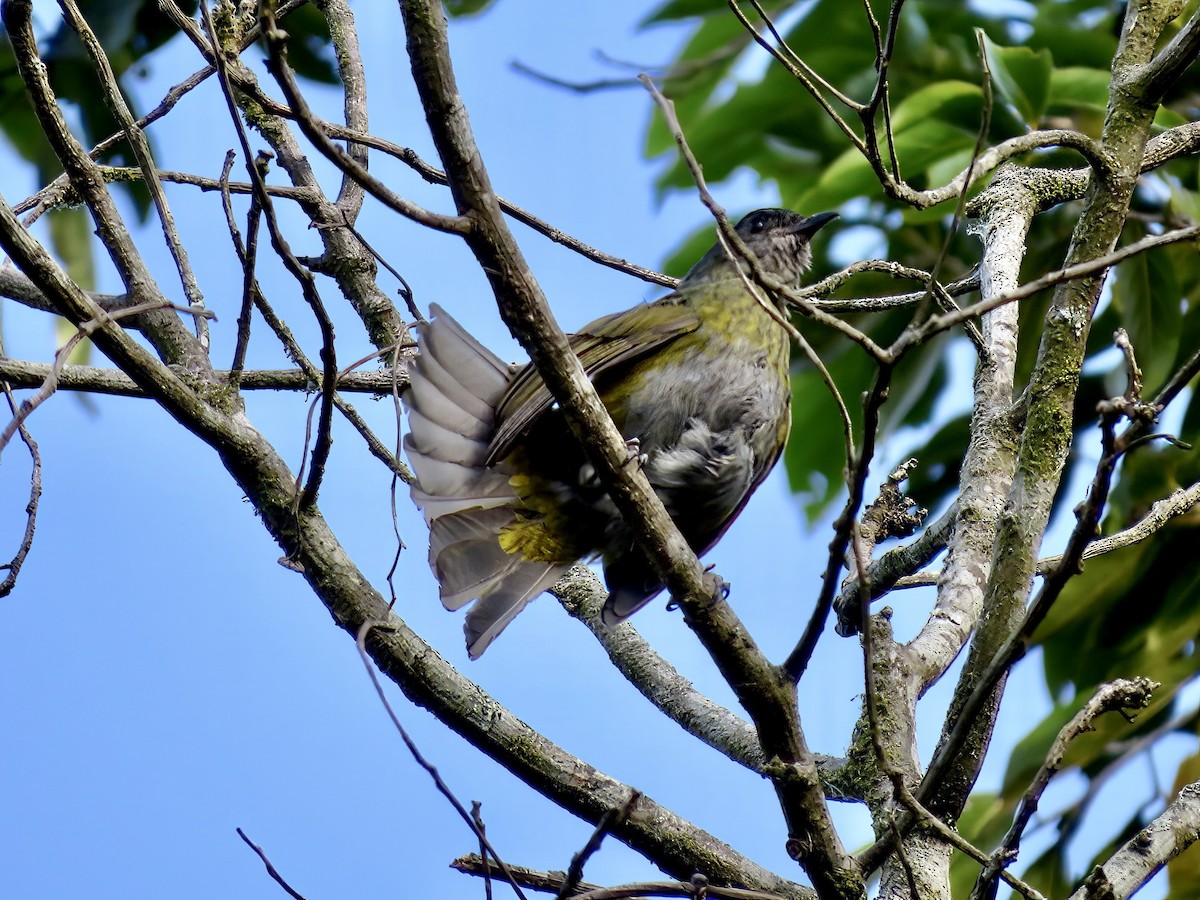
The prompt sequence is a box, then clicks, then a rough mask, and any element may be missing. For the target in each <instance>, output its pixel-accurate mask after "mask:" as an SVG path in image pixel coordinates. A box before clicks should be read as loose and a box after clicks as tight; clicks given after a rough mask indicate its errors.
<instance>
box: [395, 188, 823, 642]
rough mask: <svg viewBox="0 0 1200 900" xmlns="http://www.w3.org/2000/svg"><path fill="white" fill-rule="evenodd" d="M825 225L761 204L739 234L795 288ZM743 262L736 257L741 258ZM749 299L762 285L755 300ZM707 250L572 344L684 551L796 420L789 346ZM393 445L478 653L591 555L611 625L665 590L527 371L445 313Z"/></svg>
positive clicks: (754, 475) (434, 324) (726, 517)
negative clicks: (667, 287) (646, 297)
mask: <svg viewBox="0 0 1200 900" xmlns="http://www.w3.org/2000/svg"><path fill="white" fill-rule="evenodd" d="M834 216H835V214H834V213H821V214H819V215H815V216H811V217H806V216H802V215H800V214H798V213H794V212H791V211H789V210H785V209H760V210H758V211H756V212H752V213H750V214H749V215H747V216H746V217H745V218H743V219H742V220H741V221H740V222H738V224H737V233H738V235H740V237H741V239H742V240H743V241H744V242H745V244H746V246H747V247H748V248H749V249H750V250H751V251H752V252H753V253H754V255H755V256H756V257H757V258H758V260H759V261H760V263H761V264H762V267H763V269H764V270H765V271H767V272H769V273H771V274H773V275H774V276H776V277H777V278H779V279H781V280H783V281H785V282H788V283H790V284H796V283H798V282H799V279H800V275H801V273H803V272H804V271H805V270H806V269H807V268H808V266H809V264H810V262H811V259H812V253H811V251H810V249H809V240H810V239H811V238H812V236H813V234H815V233H816V231H817V230H818V229H819V228H821V226H823V225H825V224H826V223H827V222H829V221H830V220H831V219H833V218H834ZM740 265H741V266H743V267H745V265H746V264H745V263H744V262H743V263H741V264H740ZM759 293H760V294H761V293H762V292H761V291H760V292H759ZM764 302H768V303H769V302H770V301H769V300H765V298H764V300H759V299H756V298H755V297H754V296H753V295H752V294H751V293H750V291H748V290H747V287H746V281H745V280H744V279H743V278H742V277H741V276H740V275H739V273H738V270H737V267H736V266H735V264H734V263H733V262H732V261H730V259H729V257H728V256H727V255H726V253H725V251H724V250H723V249H722V247H721V246H720V245H719V244H718V245H717V246H714V247H713V248H712V249H711V250H709V251H708V253H706V254H705V255H704V257H703V258H702V259H701V260H700V261H699V262H698V263H696V265H694V266H693V267H692V268H691V270H690V271H689V272H688V273H687V275H686V276H684V278H683V280H682V281H680V283H679V286H678V288H677V289H676V290H675V291H674V292H673V293H671V294H668V295H667V296H665V297H663V298H661V299H659V300H656V301H654V302H653V303H648V304H641V305H639V306H635V307H633V309H629V310H626V311H625V312H620V313H615V314H613V315H610V316H605V317H604V318H601V319H597V320H596V321H595V322H592V323H591V324H590V325H586V326H584V328H582V329H581V330H580V331H579V333H578V334H574V335H572V336H571V337H570V342H571V347H572V349H573V350H574V351H575V353H576V355H577V356H578V357H579V359H580V361H581V362H582V363H583V367H584V369H585V370H586V371H587V373H588V375H589V377H590V378H591V379H592V382H593V384H594V385H595V387H596V390H597V392H598V393H599V395H600V398H601V400H603V401H604V405H605V406H606V407H607V408H608V411H609V412H610V413H611V414H612V417H613V421H614V422H615V423H616V425H617V427H618V428H619V429H620V430H621V433H622V434H623V435H624V436H625V438H626V440H627V441H628V442H629V446H630V451H631V454H635V455H636V457H637V458H638V459H639V460H640V462H641V465H642V469H643V471H644V472H645V474H646V477H647V478H648V479H649V481H650V484H651V486H652V487H653V488H654V490H655V491H656V492H657V494H658V496H659V497H660V498H661V499H662V501H663V504H664V506H666V509H667V512H668V513H670V515H671V517H672V519H674V520H675V523H676V525H678V526H679V529H680V531H681V532H682V533H683V535H684V537H685V538H686V539H687V541H688V543H689V544H690V545H691V547H692V549H693V550H695V551H696V553H697V554H700V555H702V554H704V553H705V552H707V551H708V550H709V549H710V548H711V547H712V546H713V545H714V544H715V543H716V542H717V540H718V539H719V538H720V537H721V535H722V534H724V533H725V530H726V529H727V528H728V527H729V525H730V523H731V522H732V521H733V519H734V517H735V516H737V514H738V513H739V512H740V511H741V509H742V507H743V506H744V505H745V503H746V500H747V499H748V498H749V497H750V494H751V493H752V492H753V491H754V489H755V488H756V487H758V485H759V484H760V483H761V482H762V480H763V479H764V478H765V477H766V475H767V473H768V472H769V471H770V470H771V467H772V466H774V464H775V461H776V460H777V459H778V458H779V454H780V452H781V451H782V450H783V445H784V442H785V441H786V440H787V434H788V428H789V425H790V423H791V416H790V413H789V409H788V407H789V402H790V398H791V387H790V383H789V379H788V355H789V338H788V335H787V332H786V331H785V330H784V329H783V327H782V326H781V325H780V324H779V323H778V322H777V321H775V320H774V319H773V318H772V317H771V315H770V314H769V313H768V311H767V310H766V309H765V308H764V306H763V303H764ZM417 335H418V353H417V356H416V360H415V363H414V364H413V366H412V368H411V370H410V372H409V375H410V379H411V385H410V390H409V392H408V395H407V396H408V407H409V433H408V434H407V435H406V437H405V442H404V444H405V449H406V450H407V452H408V457H409V459H410V461H411V462H412V465H413V469H414V471H415V473H416V476H417V479H416V482H415V483H414V484H413V487H412V497H413V500H414V501H415V502H416V504H417V506H419V507H421V509H422V510H424V513H425V519H426V521H427V522H428V523H429V564H430V566H431V567H432V569H433V572H434V575H435V576H436V577H437V579H438V583H439V584H440V587H441V598H442V603H443V605H444V606H445V607H446V608H447V609H452V610H453V609H458V608H459V607H461V606H463V605H464V604H465V603H468V602H469V601H471V600H475V601H476V602H475V604H474V606H472V607H471V609H470V610H469V611H468V613H467V618H466V625H465V631H466V636H467V650H468V653H469V654H470V656H471V658H472V659H474V658H477V657H478V656H479V655H480V654H481V653H483V651H484V650H485V649H486V648H487V646H488V645H489V644H490V643H491V642H492V640H493V639H494V638H495V637H496V635H497V634H499V633H500V631H501V630H503V628H504V627H505V626H506V625H508V623H509V622H511V621H512V619H513V617H515V616H516V615H517V613H519V612H520V611H521V609H522V608H524V606H525V604H527V603H528V602H529V601H530V600H532V599H533V598H534V597H536V596H537V595H538V594H540V593H541V592H542V591H544V590H546V588H548V587H550V585H552V584H553V583H554V582H555V581H556V580H558V578H559V577H560V576H562V575H563V573H564V572H566V570H567V569H568V568H569V567H570V566H571V565H573V564H574V563H575V562H577V561H579V560H581V559H594V558H596V557H598V556H599V557H602V558H603V561H604V577H605V581H606V582H607V584H608V589H609V591H610V593H609V596H608V600H607V602H606V603H605V605H604V614H603V617H604V621H605V622H607V623H609V624H615V623H617V622H620V621H622V620H624V619H625V618H627V617H628V616H630V615H632V614H633V613H634V612H636V611H637V610H638V609H640V608H641V607H643V606H645V605H646V604H647V603H649V602H650V601H651V600H652V599H653V598H654V597H655V596H656V595H657V594H658V593H659V592H660V591H662V589H663V583H662V581H661V580H659V578H658V576H657V575H655V574H654V570H653V568H652V567H651V565H650V563H649V561H648V560H647V559H646V557H645V556H644V554H643V553H642V551H641V550H640V549H638V547H637V546H636V544H635V542H634V540H633V537H632V535H631V534H630V532H629V530H628V528H627V527H626V526H625V523H624V522H623V521H622V519H621V516H620V515H619V513H618V512H617V510H616V508H615V507H614V505H613V503H612V501H611V500H610V499H609V497H608V495H607V493H606V492H605V490H604V488H603V487H602V486H601V484H600V482H599V480H598V478H597V477H596V474H595V471H594V470H593V469H592V467H591V466H590V465H589V464H588V462H587V459H586V457H585V456H584V454H583V452H582V451H581V450H580V448H579V446H578V444H577V442H576V441H575V439H574V438H573V437H572V436H571V434H570V433H569V432H568V430H567V426H566V423H565V422H564V420H563V417H562V415H561V414H560V413H559V412H558V410H557V408H556V406H555V405H554V401H553V398H552V397H551V395H550V392H549V391H548V390H547V388H546V386H545V384H544V383H543V382H542V379H541V376H539V375H538V373H537V370H536V369H535V368H534V367H533V366H532V365H526V366H525V367H524V368H521V369H517V370H515V371H514V368H513V367H510V366H508V365H506V364H505V363H504V362H502V361H501V360H500V359H499V358H498V357H497V356H496V355H495V354H493V353H492V352H491V351H489V350H487V349H486V348H485V347H483V345H481V344H480V343H479V342H478V341H476V340H475V339H474V338H473V337H471V335H469V334H468V333H467V332H466V330H465V329H463V327H462V326H461V325H459V324H458V322H456V321H455V320H454V319H453V318H451V317H450V316H449V315H448V314H447V313H446V312H445V310H442V309H440V308H439V307H437V306H436V305H435V306H433V307H432V319H431V321H429V322H426V323H422V324H421V325H419V326H417Z"/></svg>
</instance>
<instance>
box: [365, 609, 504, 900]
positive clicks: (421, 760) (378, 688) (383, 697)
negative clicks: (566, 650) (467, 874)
mask: <svg viewBox="0 0 1200 900" xmlns="http://www.w3.org/2000/svg"><path fill="white" fill-rule="evenodd" d="M387 627H388V626H387V625H385V624H383V623H381V622H371V621H367V622H363V624H362V627H361V628H359V629H358V637H357V639H356V640H355V646H356V647H358V655H359V656H360V657H361V658H362V664H363V668H364V669H366V672H367V677H369V678H370V679H371V684H372V685H373V686H374V687H375V693H376V694H377V695H378V697H379V702H380V703H382V704H383V708H384V710H385V711H386V712H387V714H388V718H389V719H391V720H392V725H393V727H395V729H396V733H397V734H399V735H400V740H402V741H404V746H405V747H407V748H408V752H409V753H410V754H412V758H413V760H414V761H416V763H417V765H419V766H420V767H421V768H422V769H424V770H425V771H426V772H427V773H428V774H429V777H430V778H432V779H433V784H434V787H436V788H437V789H438V793H440V794H441V795H442V796H443V797H445V798H446V800H447V801H448V802H449V803H450V805H451V806H452V807H453V808H454V811H455V812H456V813H458V815H459V817H460V818H461V819H462V820H463V821H464V822H466V823H467V827H468V828H470V829H471V832H472V833H473V834H474V835H475V837H476V838H478V839H479V843H480V844H482V845H483V846H484V847H486V848H487V852H488V853H490V854H491V856H492V859H494V860H495V861H496V865H497V867H498V868H499V869H500V871H501V872H502V873H503V874H504V877H505V878H506V879H507V880H508V883H509V884H510V885H512V889H513V892H514V893H515V894H516V895H517V896H518V897H519V898H520V900H525V892H524V891H522V890H521V886H520V885H519V884H518V883H517V880H516V878H515V877H514V876H513V874H512V872H511V871H510V870H509V868H508V866H507V865H506V864H505V862H504V859H503V858H502V857H501V856H500V854H499V853H497V852H496V848H495V847H493V846H492V842H491V841H489V840H488V836H487V835H486V834H484V832H483V830H482V829H481V828H479V826H478V825H477V824H476V823H475V820H474V819H473V818H472V817H471V813H470V812H469V811H468V810H467V808H466V807H465V806H463V804H462V802H461V801H460V800H459V799H458V798H457V797H456V796H454V792H453V791H452V790H450V786H449V785H447V784H446V782H445V781H443V780H442V776H441V773H439V772H438V770H437V766H435V765H434V764H433V763H431V762H430V761H429V760H427V759H426V758H425V756H424V755H423V754H422V753H421V751H420V750H419V749H418V748H417V745H416V743H415V742H414V741H413V739H412V738H411V737H409V734H408V731H407V730H405V728H404V725H403V724H401V722H400V717H399V716H398V715H397V714H396V710H395V709H393V708H392V704H391V702H390V701H389V700H388V698H387V694H386V693H385V692H384V690H383V684H382V683H381V682H380V681H379V676H378V675H377V674H376V673H375V667H374V666H373V665H372V664H371V657H370V654H368V653H367V636H368V635H369V634H370V633H371V632H372V631H374V630H375V629H380V630H386V629H387Z"/></svg>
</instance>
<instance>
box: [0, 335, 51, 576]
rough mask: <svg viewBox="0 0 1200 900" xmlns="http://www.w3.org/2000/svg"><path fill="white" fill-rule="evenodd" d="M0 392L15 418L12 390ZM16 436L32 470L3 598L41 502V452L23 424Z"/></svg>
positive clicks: (1, 386) (2, 384) (28, 544)
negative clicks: (22, 528)
mask: <svg viewBox="0 0 1200 900" xmlns="http://www.w3.org/2000/svg"><path fill="white" fill-rule="evenodd" d="M0 352H3V347H0ZM0 390H3V391H4V397H5V399H6V400H7V401H8V409H9V411H10V412H11V413H12V414H13V416H14V417H15V416H16V415H17V401H16V398H14V397H13V393H12V388H11V387H10V386H9V384H8V382H7V381H3V380H0ZM17 433H18V434H19V435H20V436H21V441H22V442H23V443H24V444H25V446H26V447H27V448H28V450H29V458H30V461H31V463H32V466H33V468H32V471H31V472H30V473H29V500H28V502H27V503H26V504H25V533H24V534H23V535H22V536H21V543H20V544H19V545H18V547H17V552H16V553H14V554H13V556H12V558H11V559H9V561H8V562H6V563H4V564H3V565H0V570H7V572H8V574H7V575H5V576H4V580H3V581H0V598H3V597H7V596H8V595H9V594H11V593H12V591H13V588H14V587H16V584H17V576H18V575H20V574H21V567H22V566H23V565H24V564H25V558H26V557H27V556H28V555H29V551H30V550H31V549H32V548H33V536H34V534H35V533H36V531H37V514H38V506H39V505H40V503H41V499H42V454H41V451H40V450H39V449H38V445H37V441H35V440H34V439H33V435H31V434H30V433H29V430H28V429H27V428H26V427H25V425H24V424H21V425H19V426H18V428H17Z"/></svg>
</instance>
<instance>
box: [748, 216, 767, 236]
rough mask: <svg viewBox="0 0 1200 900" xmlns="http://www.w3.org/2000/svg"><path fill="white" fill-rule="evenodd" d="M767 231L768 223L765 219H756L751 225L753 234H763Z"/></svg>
mask: <svg viewBox="0 0 1200 900" xmlns="http://www.w3.org/2000/svg"><path fill="white" fill-rule="evenodd" d="M766 230H767V223H766V220H764V219H755V220H754V221H752V222H751V223H750V233H751V234H762V233H763V232H764V231H766Z"/></svg>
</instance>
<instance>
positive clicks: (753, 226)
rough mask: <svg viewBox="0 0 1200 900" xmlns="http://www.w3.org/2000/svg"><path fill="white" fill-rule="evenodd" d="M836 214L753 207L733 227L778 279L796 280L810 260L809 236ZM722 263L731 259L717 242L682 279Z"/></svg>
mask: <svg viewBox="0 0 1200 900" xmlns="http://www.w3.org/2000/svg"><path fill="white" fill-rule="evenodd" d="M836 218H837V213H833V212H823V213H817V214H816V215H815V216H802V215H800V213H797V212H792V211H791V210H790V209H757V210H755V211H754V212H752V213H748V214H747V215H745V216H743V217H742V219H741V221H740V222H738V223H737V225H736V226H735V228H734V230H735V231H736V232H737V234H738V237H740V238H741V239H742V241H743V243H745V245H746V247H747V248H748V249H749V250H750V252H752V253H753V254H754V255H755V256H756V257H758V260H759V262H760V263H762V266H763V268H764V269H765V270H766V271H767V272H769V273H770V274H772V275H774V276H775V277H776V278H778V279H779V280H780V281H784V282H786V283H788V284H798V283H799V281H800V276H801V275H802V274H803V273H804V272H806V271H807V270H808V267H809V265H811V263H812V250H811V249H810V247H809V242H810V241H811V240H812V236H813V235H814V234H816V233H817V231H818V230H820V229H821V228H822V227H823V226H825V225H826V224H828V223H829V222H831V221H833V220H834V219H836ZM722 266H732V263H731V262H730V260H729V257H728V255H727V254H726V252H725V249H724V247H722V246H721V244H720V242H718V243H717V244H715V245H714V246H713V248H712V249H711V250H709V251H708V252H707V253H706V254H704V257H703V258H702V259H701V260H700V261H699V262H698V263H696V265H694V266H692V268H691V270H690V271H689V272H688V273H687V275H686V276H684V280H685V281H692V280H695V279H697V278H699V277H707V276H711V274H712V273H713V272H714V271H715V270H717V269H719V268H720V267H722Z"/></svg>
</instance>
